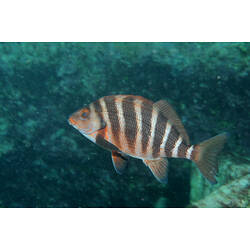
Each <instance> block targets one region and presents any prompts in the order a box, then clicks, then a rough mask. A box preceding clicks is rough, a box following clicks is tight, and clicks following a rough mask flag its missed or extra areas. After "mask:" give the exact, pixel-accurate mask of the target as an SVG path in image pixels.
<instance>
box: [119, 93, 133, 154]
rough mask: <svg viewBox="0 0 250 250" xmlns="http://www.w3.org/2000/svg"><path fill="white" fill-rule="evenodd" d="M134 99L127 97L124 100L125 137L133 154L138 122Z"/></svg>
mask: <svg viewBox="0 0 250 250" xmlns="http://www.w3.org/2000/svg"><path fill="white" fill-rule="evenodd" d="M134 105H135V104H134V98H133V97H131V96H128V97H125V98H124V99H123V100H122V111H123V117H124V122H125V137H126V139H127V143H128V147H129V149H130V150H131V152H134V151H135V141H136V134H137V121H136V114H135V107H134Z"/></svg>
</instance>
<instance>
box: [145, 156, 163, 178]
mask: <svg viewBox="0 0 250 250" xmlns="http://www.w3.org/2000/svg"><path fill="white" fill-rule="evenodd" d="M143 162H144V163H145V165H146V166H147V167H149V169H150V170H151V172H152V173H153V175H154V176H155V178H156V179H157V180H158V181H159V182H161V183H167V182H168V160H167V158H160V159H156V160H143Z"/></svg>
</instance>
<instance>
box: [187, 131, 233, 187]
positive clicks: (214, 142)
mask: <svg viewBox="0 0 250 250" xmlns="http://www.w3.org/2000/svg"><path fill="white" fill-rule="evenodd" d="M228 136H229V134H228V133H222V134H219V135H217V136H214V137H212V138H210V139H208V140H206V141H203V142H201V143H200V144H198V145H195V146H194V154H193V156H192V157H191V160H193V161H194V162H195V163H196V165H197V166H198V168H199V170H200V172H201V173H202V175H203V176H204V177H205V178H206V179H208V180H209V181H210V182H211V183H212V184H216V183H217V181H216V179H215V176H216V174H217V172H218V160H217V155H218V154H219V152H220V151H221V150H222V149H223V146H224V144H225V142H226V140H227V138H228Z"/></svg>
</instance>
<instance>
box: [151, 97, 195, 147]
mask: <svg viewBox="0 0 250 250" xmlns="http://www.w3.org/2000/svg"><path fill="white" fill-rule="evenodd" d="M154 107H157V108H158V109H159V111H160V112H161V114H162V115H164V116H165V117H166V118H168V120H169V122H170V123H171V124H172V125H173V126H175V129H176V130H177V131H178V132H179V133H180V135H181V136H182V137H183V140H184V141H185V143H186V144H187V145H190V142H189V136H188V134H187V132H186V130H185V128H184V126H183V124H182V122H181V120H180V118H179V117H178V115H177V114H176V112H175V111H174V109H173V108H172V107H171V105H170V104H169V103H168V102H167V101H165V100H160V101H158V102H156V103H154Z"/></svg>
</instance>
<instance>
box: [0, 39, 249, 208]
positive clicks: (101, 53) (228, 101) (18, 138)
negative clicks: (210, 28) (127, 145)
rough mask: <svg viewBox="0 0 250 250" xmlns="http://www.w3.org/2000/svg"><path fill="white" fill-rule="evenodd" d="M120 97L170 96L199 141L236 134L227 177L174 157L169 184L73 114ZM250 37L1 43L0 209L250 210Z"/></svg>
mask: <svg viewBox="0 0 250 250" xmlns="http://www.w3.org/2000/svg"><path fill="white" fill-rule="evenodd" d="M113 94H133V95H140V96H144V97H146V98H148V99H150V100H152V101H158V100H160V99H165V100H168V101H169V102H170V103H171V104H172V106H173V107H174V108H175V109H176V111H177V113H178V114H179V116H180V117H181V119H182V121H183V123H184V125H185V127H186V130H187V132H188V134H189V136H190V139H191V142H192V143H198V142H201V141H203V140H204V139H208V138H210V137H212V136H214V135H217V134H218V133H221V132H224V131H227V132H230V134H231V136H230V139H229V140H228V143H227V144H226V146H225V148H224V150H223V151H222V153H221V154H220V164H219V175H218V184H216V185H211V184H209V183H208V182H207V181H206V180H205V179H204V178H203V177H202V176H201V175H200V173H199V171H198V170H197V169H196V167H195V165H193V164H192V163H191V162H190V161H187V160H182V159H170V161H169V162H170V170H169V181H168V184H167V185H163V184H161V183H159V182H157V181H156V180H155V178H154V177H153V176H152V174H151V173H150V171H149V170H148V169H147V168H146V167H145V166H144V165H143V163H142V162H141V161H139V160H136V159H131V160H130V162H129V168H128V169H127V171H126V173H125V174H124V175H118V174H117V173H116V172H115V170H114V168H113V166H112V161H111V157H110V153H109V152H108V151H104V150H103V149H102V148H99V147H98V146H96V145H95V144H93V143H91V142H90V141H88V140H87V139H86V138H84V137H83V136H81V135H80V133H79V132H77V131H76V130H75V129H73V128H72V127H70V126H69V124H68V123H67V118H68V116H69V115H70V114H71V113H72V112H74V111H75V110H77V109H79V108H81V107H82V106H84V105H85V104H88V103H91V102H93V101H95V100H96V99H98V98H100V97H102V96H105V95H113ZM249 110H250V44H249V43H0V183H1V185H0V206H1V207H248V206H249V199H250V198H249V196H250V195H249V183H250V174H249V173H250V160H249V159H250V130H249V124H250V116H249Z"/></svg>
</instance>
